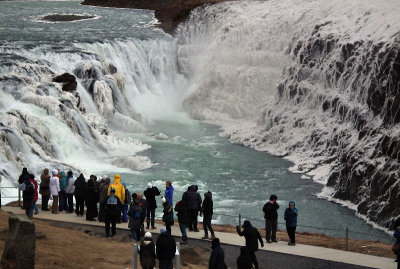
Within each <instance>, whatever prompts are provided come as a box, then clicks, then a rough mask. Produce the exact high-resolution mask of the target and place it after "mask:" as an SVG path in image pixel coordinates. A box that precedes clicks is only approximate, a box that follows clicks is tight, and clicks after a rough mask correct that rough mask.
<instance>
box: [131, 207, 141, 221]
mask: <svg viewBox="0 0 400 269" xmlns="http://www.w3.org/2000/svg"><path fill="white" fill-rule="evenodd" d="M141 212H142V209H141V206H140V205H138V204H135V205H132V208H131V216H132V218H134V219H140V217H141Z"/></svg>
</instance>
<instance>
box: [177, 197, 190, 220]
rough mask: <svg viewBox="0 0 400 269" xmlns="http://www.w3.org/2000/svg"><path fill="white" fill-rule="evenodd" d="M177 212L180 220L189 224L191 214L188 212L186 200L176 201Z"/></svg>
mask: <svg viewBox="0 0 400 269" xmlns="http://www.w3.org/2000/svg"><path fill="white" fill-rule="evenodd" d="M175 212H176V213H177V215H178V222H179V223H183V224H189V223H190V220H191V219H190V216H189V214H188V211H187V208H186V204H185V201H184V200H181V201H179V202H177V203H176V205H175Z"/></svg>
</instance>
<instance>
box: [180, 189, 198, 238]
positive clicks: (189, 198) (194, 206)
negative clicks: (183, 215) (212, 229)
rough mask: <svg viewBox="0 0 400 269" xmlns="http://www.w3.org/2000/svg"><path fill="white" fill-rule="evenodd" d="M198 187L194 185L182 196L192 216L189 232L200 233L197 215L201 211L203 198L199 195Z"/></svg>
mask: <svg viewBox="0 0 400 269" xmlns="http://www.w3.org/2000/svg"><path fill="white" fill-rule="evenodd" d="M197 189H198V187H197V186H196V185H192V186H190V187H189V188H188V190H187V191H186V192H185V193H184V194H183V195H182V200H185V202H186V204H187V208H188V212H189V216H190V220H191V221H190V223H189V231H194V232H200V231H199V229H197V215H198V214H199V211H200V209H201V196H200V194H198V193H197Z"/></svg>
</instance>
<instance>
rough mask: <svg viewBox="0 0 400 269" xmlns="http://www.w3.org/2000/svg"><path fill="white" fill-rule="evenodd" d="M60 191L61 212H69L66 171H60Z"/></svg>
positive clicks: (59, 207)
mask: <svg viewBox="0 0 400 269" xmlns="http://www.w3.org/2000/svg"><path fill="white" fill-rule="evenodd" d="M60 176H61V180H60V192H59V193H58V199H59V206H58V209H59V211H60V212H62V211H65V212H68V204H67V193H66V192H65V188H66V187H67V174H66V173H65V172H64V171H61V173H60Z"/></svg>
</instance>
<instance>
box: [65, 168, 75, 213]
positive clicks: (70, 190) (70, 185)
mask: <svg viewBox="0 0 400 269" xmlns="http://www.w3.org/2000/svg"><path fill="white" fill-rule="evenodd" d="M74 184H75V179H74V174H73V173H72V171H68V172H67V186H66V187H65V193H66V195H67V201H68V207H67V208H68V211H67V212H68V213H73V212H74V191H75V185H74Z"/></svg>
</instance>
